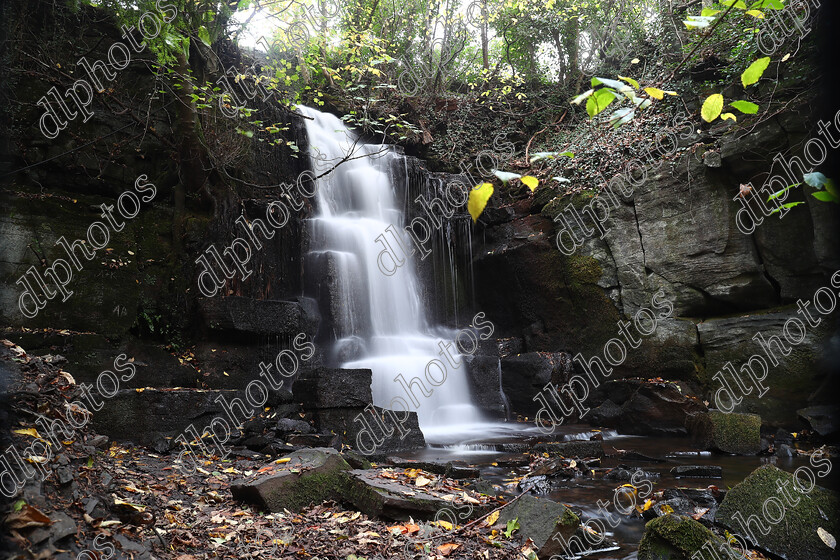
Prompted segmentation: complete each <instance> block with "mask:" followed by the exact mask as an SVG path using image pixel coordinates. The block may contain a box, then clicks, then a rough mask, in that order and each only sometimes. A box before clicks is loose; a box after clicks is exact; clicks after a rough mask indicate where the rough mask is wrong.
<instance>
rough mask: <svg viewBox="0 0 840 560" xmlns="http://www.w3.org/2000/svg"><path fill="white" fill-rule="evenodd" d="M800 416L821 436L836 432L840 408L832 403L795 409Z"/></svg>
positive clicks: (839, 425)
mask: <svg viewBox="0 0 840 560" xmlns="http://www.w3.org/2000/svg"><path fill="white" fill-rule="evenodd" d="M796 414H797V415H799V417H800V418H802V419H803V420H805V421H806V422H808V424H809V425H810V426H811V429H812V430H814V431H815V432H817V433H818V434H820V435H821V436H823V437H828V436H831V435H834V434H836V433H837V429H838V428H840V408H838V407H837V406H832V405H822V406H809V407H808V408H803V409H800V410H797V411H796Z"/></svg>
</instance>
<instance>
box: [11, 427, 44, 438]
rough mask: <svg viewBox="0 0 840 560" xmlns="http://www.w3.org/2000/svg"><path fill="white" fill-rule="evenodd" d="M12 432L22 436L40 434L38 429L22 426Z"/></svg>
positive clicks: (35, 436)
mask: <svg viewBox="0 0 840 560" xmlns="http://www.w3.org/2000/svg"><path fill="white" fill-rule="evenodd" d="M12 433H15V434H20V435H22V436H32V437H34V438H40V437H41V434H39V433H38V430H36V429H35V428H22V429H20V430H12Z"/></svg>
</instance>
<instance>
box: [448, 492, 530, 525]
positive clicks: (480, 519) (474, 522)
mask: <svg viewBox="0 0 840 560" xmlns="http://www.w3.org/2000/svg"><path fill="white" fill-rule="evenodd" d="M527 493H528V490H524V491H523V492H522V493H521V494H519V495H518V496H517V497H515V498H514V499H512V500H511V501H509V502H507V503H504V504H502V505H500V506H499V507H497V508H496V509H494V510H493V511H489V512H487V513H486V514H484V515H482V516H481V517H479V518H478V519H476V520H475V521H471V522H470V523H467V524H466V525H464V526H463V527H461V528H460V529H456V530H455V531H453V533H457V532H458V531H463V530H464V529H468V528H469V527H472V526H473V525H475V524H476V523H479V522H480V521H483V520H484V519H486V518H487V517H489V516H490V515H491V514H492V513H494V512H497V511H501V510H502V509H504V508H506V507H507V506H509V505H510V504H512V503H514V502H515V501H516V500H518V499H519V498H521V497H522V496H524V495H525V494H527Z"/></svg>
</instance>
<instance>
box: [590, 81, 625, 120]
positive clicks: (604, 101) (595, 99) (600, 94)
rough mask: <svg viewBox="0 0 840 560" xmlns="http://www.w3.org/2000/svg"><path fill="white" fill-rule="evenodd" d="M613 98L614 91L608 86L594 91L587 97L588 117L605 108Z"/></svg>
mask: <svg viewBox="0 0 840 560" xmlns="http://www.w3.org/2000/svg"><path fill="white" fill-rule="evenodd" d="M593 79H594V78H593ZM626 87H629V86H626ZM615 98H616V93H615V92H614V91H613V90H611V89H609V88H601V89H599V90H598V91H596V92H595V93H594V94H593V95H592V97H590V98H589V99H587V101H586V112H587V113H588V114H589V116H590V117H594V116H595V115H597V114H598V113H600V112H601V111H603V110H604V109H606V108H607V107H608V106H609V104H610V103H612V102H613V101H615Z"/></svg>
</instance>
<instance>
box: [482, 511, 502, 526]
mask: <svg viewBox="0 0 840 560" xmlns="http://www.w3.org/2000/svg"><path fill="white" fill-rule="evenodd" d="M498 520H499V512H498V511H494V512H493V513H491V514H490V515H488V516H487V519H486V520H485V523H487V526H488V527H490V526H491V525H495V524H496V521H498Z"/></svg>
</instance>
